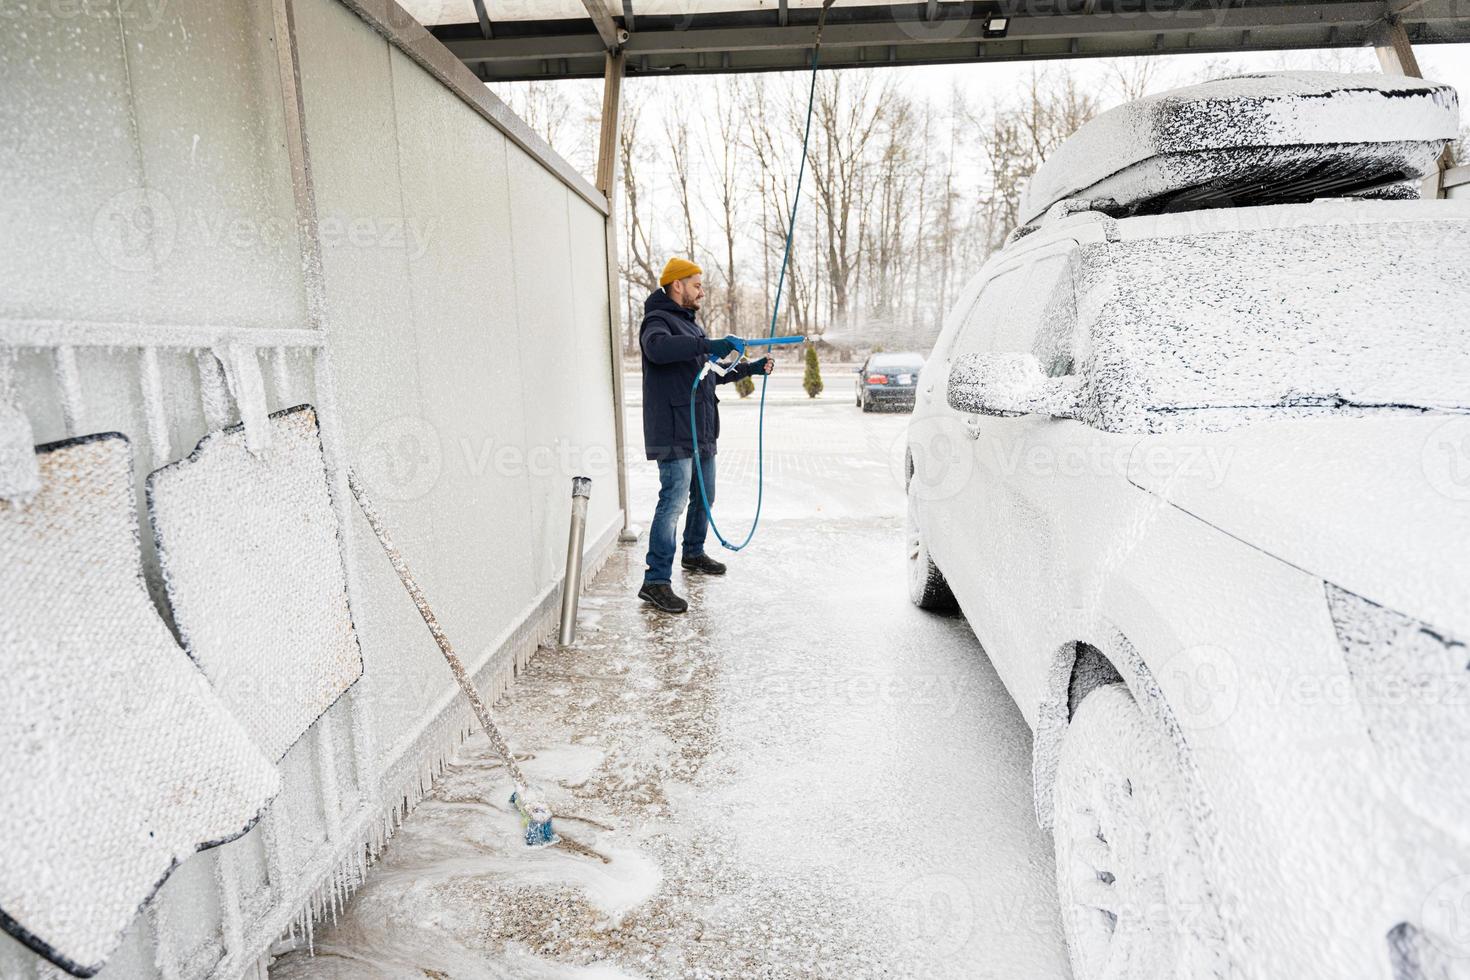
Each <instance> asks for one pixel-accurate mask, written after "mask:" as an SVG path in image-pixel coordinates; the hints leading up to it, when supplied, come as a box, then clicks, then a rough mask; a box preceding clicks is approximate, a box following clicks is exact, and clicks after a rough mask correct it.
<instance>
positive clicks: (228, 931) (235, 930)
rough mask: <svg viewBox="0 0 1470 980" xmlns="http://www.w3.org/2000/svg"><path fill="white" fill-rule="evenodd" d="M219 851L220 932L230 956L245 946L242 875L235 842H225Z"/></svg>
mask: <svg viewBox="0 0 1470 980" xmlns="http://www.w3.org/2000/svg"><path fill="white" fill-rule="evenodd" d="M218 853H219V858H218V860H216V861H215V864H214V874H215V883H216V885H217V886H218V888H219V904H220V910H221V921H220V933H221V937H222V938H223V940H224V946H225V955H226V956H228V955H230V954H232V953H237V952H239V951H240V949H241V948H243V947H244V945H245V923H244V918H243V917H242V916H241V914H240V875H239V869H238V867H237V866H236V864H235V858H236V854H237V851H236V850H235V847H234V845H233V844H225V845H224V846H223V847H221V848H220V849H219V852H218Z"/></svg>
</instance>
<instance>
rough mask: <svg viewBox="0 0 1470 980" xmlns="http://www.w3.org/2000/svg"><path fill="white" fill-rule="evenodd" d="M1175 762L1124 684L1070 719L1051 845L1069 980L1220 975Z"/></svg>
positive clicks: (1099, 693)
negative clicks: (1070, 975) (1064, 934)
mask: <svg viewBox="0 0 1470 980" xmlns="http://www.w3.org/2000/svg"><path fill="white" fill-rule="evenodd" d="M1176 759H1177V757H1176V755H1175V751H1174V749H1173V747H1172V746H1170V745H1169V743H1168V742H1167V741H1166V740H1165V739H1164V738H1163V737H1162V736H1161V735H1160V734H1159V733H1158V731H1157V726H1156V725H1154V724H1153V722H1152V720H1151V719H1150V718H1148V717H1147V716H1146V715H1145V714H1144V713H1143V711H1142V710H1141V709H1140V708H1139V706H1138V704H1137V702H1135V701H1134V699H1133V695H1132V694H1130V693H1129V691H1128V688H1127V686H1126V685H1124V684H1118V683H1114V684H1105V685H1103V686H1101V687H1098V688H1096V689H1094V690H1093V691H1091V692H1090V693H1088V694H1087V696H1086V697H1084V698H1083V699H1082V703H1081V704H1079V705H1078V706H1077V708H1076V710H1075V711H1074V712H1073V715H1072V721H1071V723H1070V725H1068V727H1067V731H1066V734H1065V735H1064V736H1063V739H1062V745H1061V753H1060V757H1059V760H1058V764H1057V777H1056V784H1055V790H1054V796H1053V804H1054V811H1053V812H1054V816H1055V821H1054V823H1053V828H1052V839H1053V842H1054V846H1055V851H1056V866H1057V899H1058V901H1059V904H1060V907H1061V916H1062V927H1063V930H1064V931H1065V933H1066V935H1067V948H1068V951H1069V953H1070V956H1071V960H1072V976H1073V977H1074V978H1075V980H1102V978H1108V980H1155V978H1159V977H1190V978H1210V977H1224V976H1226V975H1227V974H1226V956H1225V954H1224V946H1225V942H1224V936H1223V931H1222V930H1221V929H1220V928H1219V917H1218V914H1216V913H1215V904H1214V897H1213V893H1212V890H1211V888H1210V885H1209V883H1208V876H1207V874H1206V872H1205V862H1204V860H1203V858H1202V857H1201V852H1200V846H1199V843H1198V841H1199V838H1198V835H1197V833H1196V828H1195V820H1194V817H1193V815H1192V813H1191V810H1190V807H1189V804H1188V797H1187V794H1186V793H1185V790H1184V785H1185V784H1184V777H1183V776H1182V774H1181V773H1180V771H1179V766H1178V763H1177V761H1176Z"/></svg>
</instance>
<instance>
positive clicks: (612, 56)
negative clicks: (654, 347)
mask: <svg viewBox="0 0 1470 980" xmlns="http://www.w3.org/2000/svg"><path fill="white" fill-rule="evenodd" d="M606 57H607V61H606V65H605V67H604V71H603V76H602V125H601V127H600V130H599V132H598V138H597V176H596V186H597V190H598V191H599V192H600V193H601V194H602V196H603V197H604V198H606V199H607V215H606V216H605V218H604V219H603V232H604V240H605V245H606V249H607V333H608V340H609V341H610V349H611V353H612V384H613V433H614V437H615V439H616V441H617V464H616V465H617V475H618V506H619V507H621V508H622V510H623V529H622V531H621V532H620V533H619V534H618V540H619V541H624V542H630V541H637V540H638V537H639V535H640V528H639V527H638V526H637V525H636V524H634V523H633V515H632V510H631V508H630V506H629V500H628V433H627V426H626V424H625V422H624V413H625V411H626V407H627V403H626V402H625V400H624V394H623V330H622V319H623V318H622V306H623V304H622V298H621V297H620V296H619V295H618V279H619V271H618V219H617V214H618V209H617V206H616V201H617V187H618V138H619V136H620V134H621V133H622V107H623V75H624V73H625V71H626V69H627V61H628V59H627V55H625V54H624V53H623V52H622V51H609V52H608V53H607V56H606Z"/></svg>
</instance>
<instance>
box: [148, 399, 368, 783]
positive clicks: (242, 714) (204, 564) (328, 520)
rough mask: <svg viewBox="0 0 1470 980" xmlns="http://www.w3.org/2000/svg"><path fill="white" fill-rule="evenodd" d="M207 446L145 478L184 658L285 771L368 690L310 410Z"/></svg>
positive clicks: (236, 429) (230, 433)
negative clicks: (285, 760)
mask: <svg viewBox="0 0 1470 980" xmlns="http://www.w3.org/2000/svg"><path fill="white" fill-rule="evenodd" d="M268 425H269V428H270V433H269V439H268V440H267V441H264V442H263V443H262V444H263V445H264V446H265V447H266V448H261V449H258V450H257V451H255V452H252V451H251V449H250V447H249V446H247V445H246V432H245V427H244V426H238V425H237V426H233V427H231V428H228V429H224V430H221V431H219V432H212V433H210V434H209V435H207V436H205V437H204V439H203V440H201V441H200V443H199V445H198V447H197V448H196V449H195V450H194V452H193V453H192V454H191V455H190V456H189V457H188V458H187V459H183V460H180V461H179V462H177V463H172V464H170V465H168V466H165V467H163V468H161V469H158V470H155V471H154V472H153V473H152V474H150V475H149V477H148V512H149V517H150V519H151V521H152V523H153V533H154V538H155V540H156V541H157V544H158V560H159V564H160V565H161V566H162V567H163V578H164V583H165V585H166V587H167V590H168V599H169V603H170V605H171V606H172V607H173V613H174V621H175V624H176V625H177V626H178V629H179V636H180V637H181V638H182V639H183V641H184V648H185V649H186V650H188V651H189V655H190V656H191V657H193V658H194V659H195V661H197V662H198V664H199V666H200V667H201V668H202V669H203V670H204V673H205V675H206V676H208V677H209V680H210V682H211V683H212V684H213V685H214V687H215V690H216V691H218V692H219V695H220V697H221V698H223V699H224V701H225V703H226V704H228V705H229V706H230V710H231V711H233V712H234V713H235V717H237V718H238V719H240V723H241V724H243V725H244V726H245V729H246V731H248V732H250V734H251V736H253V737H254V739H255V741H256V744H258V745H259V746H260V748H261V751H263V752H264V753H265V754H266V755H267V756H269V757H270V758H271V759H280V758H281V757H282V756H284V755H285V754H286V750H288V749H289V748H290V747H291V746H292V745H293V744H295V742H296V740H297V739H299V738H300V737H301V736H302V734H303V733H305V732H306V730H307V729H308V728H310V727H311V726H312V723H314V722H315V721H316V720H317V719H318V718H319V717H321V715H322V713H323V712H325V711H326V710H327V709H328V708H330V707H331V706H332V705H333V704H334V703H335V702H336V701H337V699H338V698H339V697H341V696H342V695H343V694H344V693H345V692H346V691H347V689H348V688H350V687H351V686H352V685H353V684H354V683H355V682H356V681H357V679H358V678H359V677H361V676H362V651H361V650H360V649H359V647H358V644H357V633H356V631H355V630H354V629H353V626H352V615H351V612H350V610H349V609H348V605H347V586H346V582H345V580H344V578H343V573H342V554H341V550H340V547H339V543H338V537H337V517H336V513H335V512H334V511H333V510H332V500H331V495H330V493H329V492H328V489H327V473H326V463H325V460H324V458H323V456H322V446H321V438H320V436H319V435H318V433H317V422H316V411H315V410H314V409H313V408H312V407H311V406H310V405H299V406H297V407H295V408H290V409H287V410H285V411H283V412H277V413H275V414H273V415H271V416H270V418H269V420H268Z"/></svg>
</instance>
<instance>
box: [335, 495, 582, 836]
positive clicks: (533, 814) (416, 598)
mask: <svg viewBox="0 0 1470 980" xmlns="http://www.w3.org/2000/svg"><path fill="white" fill-rule="evenodd" d="M347 485H348V486H349V487H351V488H352V495H353V496H354V497H356V498H357V506H359V507H361V508H362V515H363V516H364V517H366V518H367V522H368V524H369V525H370V526H371V527H372V529H373V533H374V534H376V535H377V536H378V543H379V544H381V545H382V546H383V550H384V551H386V552H387V553H388V561H389V562H391V563H392V564H393V570H394V571H395V572H397V573H398V580H399V581H400V582H402V583H403V587H404V588H405V589H407V590H408V594H409V596H410V597H411V598H412V599H413V604H414V605H415V606H417V607H418V610H419V615H420V616H422V617H423V618H424V625H426V626H428V627H429V632H430V633H431V634H433V637H434V642H435V643H437V644H439V651H440V652H441V653H443V654H444V659H445V660H447V661H449V669H450V670H452V671H453V672H454V679H455V680H456V681H458V682H459V689H460V690H461V691H463V692H464V696H465V697H466V698H467V699H469V702H470V707H471V708H473V709H474V711H475V717H476V718H478V719H479V720H480V727H481V728H483V729H485V734H486V735H488V736H489V737H490V745H491V746H492V747H493V748H494V749H495V752H496V753H497V754H498V755H499V756H500V758H501V759H502V760H504V762H505V768H506V770H507V771H508V772H509V773H510V777H511V779H512V780H514V782H515V791H514V792H512V793H511V795H510V802H511V804H512V805H513V806H514V807H515V808H516V810H517V811H519V812H520V815H521V826H522V827H523V828H524V829H525V831H526V844H527V845H528V846H530V847H546V846H548V845H550V844H555V843H556V842H557V841H558V840H560V839H561V838H559V837H557V836H556V831H555V830H553V829H552V827H551V807H550V806H549V805H548V804H547V802H546V799H545V797H543V796H542V795H541V794H540V793H539V792H536V791H534V790H532V789H531V788H530V786H529V784H528V783H527V782H526V777H525V776H524V775H523V774H522V773H521V767H520V766H518V765H516V760H515V758H514V757H513V756H512V755H511V754H510V748H509V747H507V746H506V744H505V738H504V737H502V736H501V734H500V729H498V728H496V727H495V722H493V721H491V720H490V712H489V710H488V709H486V707H485V701H484V699H482V698H481V697H480V692H479V691H478V690H476V689H475V685H474V682H473V681H471V680H470V675H469V674H467V673H466V672H465V669H464V664H463V663H461V662H460V659H459V657H458V656H457V655H456V654H455V652H454V647H452V646H450V644H449V637H447V636H445V635H444V631H443V630H442V629H440V628H439V620H437V619H435V618H434V611H433V610H432V609H430V608H429V603H428V601H427V600H425V599H424V593H423V591H422V590H421V589H420V588H419V586H418V583H417V582H415V581H414V578H413V573H412V572H410V571H409V570H408V564H407V563H406V562H404V560H403V555H402V554H401V553H400V552H399V550H398V548H397V547H396V546H395V545H394V544H393V539H392V538H390V537H389V536H388V530H387V529H386V528H385V527H383V522H382V519H381V518H379V517H378V512H377V510H376V509H374V507H373V505H372V502H371V501H370V500H368V498H367V494H365V493H363V489H362V484H360V483H358V482H357V474H356V473H353V472H352V471H351V470H349V471H348V472H347Z"/></svg>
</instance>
